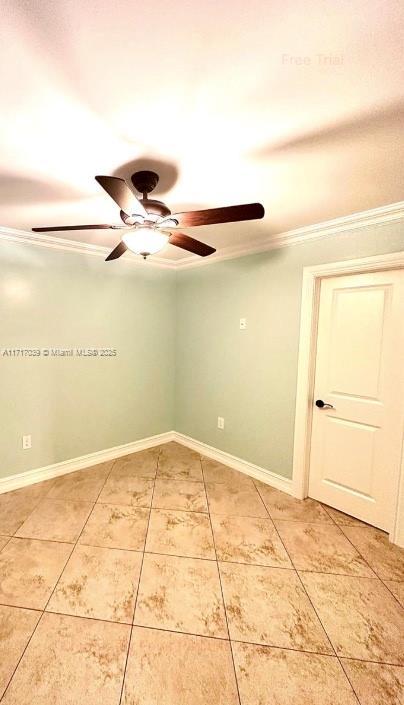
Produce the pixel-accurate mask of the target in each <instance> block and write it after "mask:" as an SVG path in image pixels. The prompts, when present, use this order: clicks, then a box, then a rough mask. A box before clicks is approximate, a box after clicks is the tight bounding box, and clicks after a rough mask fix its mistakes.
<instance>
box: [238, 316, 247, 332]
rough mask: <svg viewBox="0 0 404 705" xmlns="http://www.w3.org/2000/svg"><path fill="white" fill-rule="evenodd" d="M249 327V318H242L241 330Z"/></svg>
mask: <svg viewBox="0 0 404 705" xmlns="http://www.w3.org/2000/svg"><path fill="white" fill-rule="evenodd" d="M246 328H247V319H246V318H240V330H245V329H246Z"/></svg>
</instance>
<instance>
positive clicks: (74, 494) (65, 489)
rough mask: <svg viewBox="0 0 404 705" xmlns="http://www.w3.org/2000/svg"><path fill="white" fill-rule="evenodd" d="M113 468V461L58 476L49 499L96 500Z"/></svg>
mask: <svg viewBox="0 0 404 705" xmlns="http://www.w3.org/2000/svg"><path fill="white" fill-rule="evenodd" d="M111 468H112V462H110V463H102V464H101V465H95V466H94V467H91V468H85V469H84V470H78V471H77V472H71V473H69V474H68V475H61V476H60V477H57V478H56V479H55V481H54V483H53V486H52V488H51V490H50V491H49V493H48V494H47V498H48V499H75V500H83V501H87V502H95V501H96V499H97V497H98V495H99V493H100V491H101V489H102V486H103V484H104V482H105V480H106V478H107V476H108V473H109V471H110V470H111Z"/></svg>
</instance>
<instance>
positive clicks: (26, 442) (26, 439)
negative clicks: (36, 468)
mask: <svg viewBox="0 0 404 705" xmlns="http://www.w3.org/2000/svg"><path fill="white" fill-rule="evenodd" d="M31 446H32V442H31V436H30V435H29V436H23V437H22V449H23V450H28V449H29V448H31Z"/></svg>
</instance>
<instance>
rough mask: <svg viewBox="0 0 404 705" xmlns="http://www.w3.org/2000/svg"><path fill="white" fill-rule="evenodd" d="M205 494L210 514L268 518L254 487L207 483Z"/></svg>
mask: <svg viewBox="0 0 404 705" xmlns="http://www.w3.org/2000/svg"><path fill="white" fill-rule="evenodd" d="M206 494H207V496H208V502H209V509H210V511H211V512H212V514H224V515H226V516H247V517H266V518H268V512H267V510H266V509H265V507H264V505H263V503H262V501H261V498H260V496H259V494H258V492H257V490H256V489H255V487H254V486H251V487H245V486H244V485H239V486H233V485H228V484H225V483H213V482H208V483H207V484H206Z"/></svg>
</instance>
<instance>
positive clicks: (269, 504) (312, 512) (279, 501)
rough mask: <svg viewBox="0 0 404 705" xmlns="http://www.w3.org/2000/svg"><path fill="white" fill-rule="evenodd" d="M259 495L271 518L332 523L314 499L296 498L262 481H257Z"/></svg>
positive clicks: (311, 522) (312, 522) (310, 522)
mask: <svg viewBox="0 0 404 705" xmlns="http://www.w3.org/2000/svg"><path fill="white" fill-rule="evenodd" d="M257 487H258V489H259V492H260V495H261V497H262V499H263V501H264V504H265V506H266V508H267V509H268V512H269V514H270V516H271V517H272V519H274V520H275V519H278V520H284V521H303V522H306V523H309V524H318V523H321V524H322V523H326V524H332V523H333V521H332V519H331V517H330V516H329V515H328V514H327V512H326V511H325V509H323V507H322V506H321V504H320V503H319V502H316V501H315V500H314V499H310V498H308V499H303V500H302V499H296V497H291V496H290V495H288V494H286V493H285V492H281V491H280V490H275V489H274V488H273V487H269V485H264V484H263V483H262V482H260V483H257Z"/></svg>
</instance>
